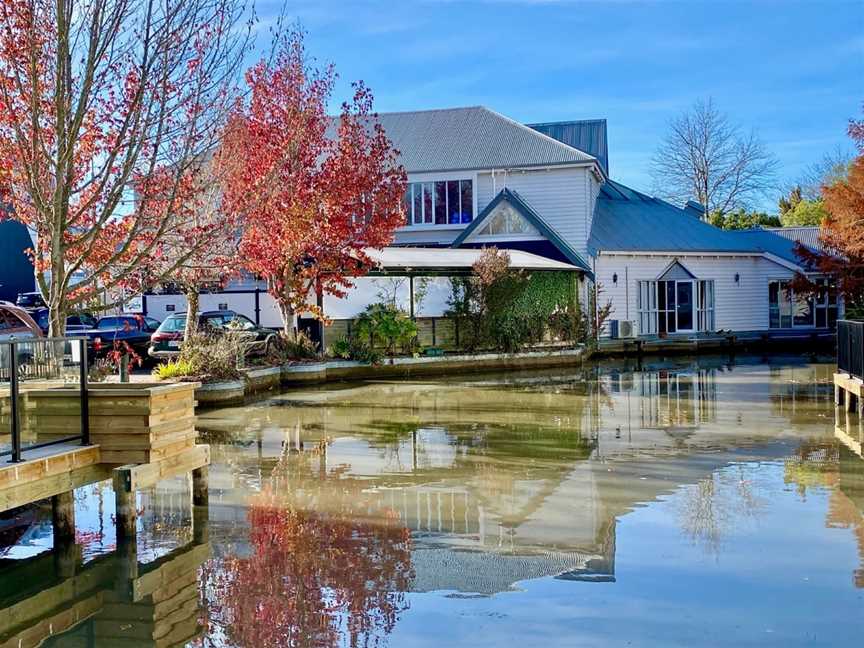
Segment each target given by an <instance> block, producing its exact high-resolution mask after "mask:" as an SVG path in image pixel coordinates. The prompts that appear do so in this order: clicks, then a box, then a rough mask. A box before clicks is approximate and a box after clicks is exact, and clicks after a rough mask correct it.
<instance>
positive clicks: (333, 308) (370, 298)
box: [324, 276, 451, 319]
mask: <svg viewBox="0 0 864 648" xmlns="http://www.w3.org/2000/svg"><path fill="white" fill-rule="evenodd" d="M420 285H421V278H420V277H415V278H414V294H415V314H416V315H417V316H418V317H419V316H423V317H441V316H442V315H443V314H444V311H445V310H447V308H448V305H447V302H448V300H449V298H450V292H451V291H450V279H449V278H447V277H428V278H427V282H426V296H425V298H424V299H423V301H422V303H421V304H420V307H419V308H417V304H416V295H417V293H418V292H419V290H420ZM408 291H409V282H408V277H396V276H394V277H360V278H358V279H355V280H354V287H353V288H352V289H350V290H349V291H348V294H347V295H345V297H341V298H340V297H334V296H333V295H325V296H324V314H325V315H326V316H327V317H329V318H331V319H349V318H353V317H357V315H359V314H360V313H362V312H363V311H364V310H365V309H366V307H367V306H369V305H370V304H374V303H376V302H380V301H382V298H384V297H386V296H389V295H395V297H396V304H397V305H398V306H399V308H401V309H402V310H403V311H405V312H406V313H407V312H408V311H409V309H410V304H409V294H408Z"/></svg>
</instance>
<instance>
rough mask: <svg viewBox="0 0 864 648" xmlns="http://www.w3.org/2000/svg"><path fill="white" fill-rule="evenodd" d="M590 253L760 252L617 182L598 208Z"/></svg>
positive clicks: (606, 191)
mask: <svg viewBox="0 0 864 648" xmlns="http://www.w3.org/2000/svg"><path fill="white" fill-rule="evenodd" d="M588 251H589V252H590V253H591V254H592V255H596V254H597V253H598V252H600V251H607V252H611V251H660V252H672V253H674V252H754V251H759V250H757V249H755V248H754V246H753V244H752V243H751V242H750V241H747V240H744V239H743V238H742V237H739V236H736V235H735V234H734V233H733V232H730V231H727V230H721V229H719V228H717V227H714V226H713V225H710V224H709V223H706V222H704V221H702V220H700V219H699V218H695V217H694V216H693V215H691V214H690V213H688V212H686V211H685V210H683V209H680V208H678V207H675V206H674V205H672V204H670V203H667V202H666V201H664V200H660V199H659V198H652V197H651V196H647V195H645V194H643V193H640V192H638V191H635V190H633V189H631V188H630V187H627V186H625V185H622V184H621V183H618V182H614V181H612V180H610V181H607V182H606V183H604V184H603V186H602V188H601V190H600V195H599V196H598V197H597V204H596V205H595V207H594V221H593V223H592V226H591V235H590V237H589V239H588Z"/></svg>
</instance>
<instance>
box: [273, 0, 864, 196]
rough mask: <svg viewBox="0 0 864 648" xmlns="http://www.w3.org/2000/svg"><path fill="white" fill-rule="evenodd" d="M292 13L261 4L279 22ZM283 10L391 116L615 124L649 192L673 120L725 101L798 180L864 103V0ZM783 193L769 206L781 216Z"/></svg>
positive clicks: (618, 143) (627, 178)
mask: <svg viewBox="0 0 864 648" xmlns="http://www.w3.org/2000/svg"><path fill="white" fill-rule="evenodd" d="M281 6H282V3H279V2H269V1H268V0H263V2H261V3H259V5H258V13H259V15H260V16H261V17H262V19H263V24H266V22H267V21H268V19H270V18H272V16H273V15H274V14H276V13H278V12H279V10H280V7H281ZM286 12H287V14H288V15H289V16H291V17H296V18H297V19H299V20H300V22H301V24H302V25H303V27H304V28H305V29H306V30H307V31H308V33H309V35H308V48H309V51H310V53H311V54H312V55H313V56H315V57H316V58H317V59H318V60H319V61H326V62H332V63H334V64H335V65H336V68H337V70H338V72H339V74H340V77H341V79H340V84H339V86H338V89H337V93H336V97H335V98H336V99H338V100H340V101H341V100H342V99H343V98H345V97H346V96H347V95H348V92H349V88H348V84H349V83H350V81H352V80H355V79H363V80H364V81H365V82H366V83H367V85H369V86H370V87H371V88H372V90H373V91H374V93H375V98H376V109H377V110H378V111H380V112H384V111H396V110H415V109H424V108H441V107H451V106H466V105H477V104H482V105H485V106H488V107H490V108H492V109H494V110H497V111H498V112H501V113H503V114H505V115H507V116H509V117H512V118H514V119H517V120H520V121H523V122H528V121H552V120H565V119H581V118H598V117H603V118H606V119H607V120H608V127H609V154H610V168H611V175H612V177H613V178H615V179H617V180H619V181H622V182H624V183H627V184H630V185H632V186H634V187H635V188H637V189H645V190H647V189H650V177H649V174H648V165H649V162H650V158H651V156H652V154H653V152H654V150H655V148H656V147H657V145H658V143H659V141H660V138H661V137H662V136H663V133H664V132H665V128H666V125H667V123H668V120H669V119H670V118H671V117H672V116H674V115H675V114H677V113H679V112H680V111H682V110H684V109H685V108H687V107H689V106H690V105H692V103H693V102H694V101H695V100H696V99H698V98H700V97H707V96H709V95H710V96H712V97H713V98H714V100H715V102H716V103H717V105H718V107H719V108H720V109H721V110H723V111H724V112H726V113H728V114H729V116H730V117H731V118H732V120H733V121H735V122H738V123H740V124H742V125H743V126H744V127H746V128H747V129H749V128H753V129H755V130H756V131H757V132H758V133H759V135H760V137H761V138H762V139H763V140H764V142H765V143H766V145H767V147H768V148H769V149H770V151H772V152H773V153H774V155H776V157H777V158H778V160H779V161H780V172H779V176H778V180H779V181H780V182H782V183H785V182H788V181H791V180H794V179H795V178H796V177H797V176H798V175H800V174H801V172H802V171H803V170H804V168H805V167H806V166H807V165H808V164H809V163H811V162H812V161H814V160H817V159H819V158H820V157H821V156H822V155H824V154H825V153H828V152H831V151H833V150H836V149H837V147H838V146H840V147H844V148H847V149H848V148H850V147H849V144H848V140H847V138H846V136H845V129H846V123H847V120H848V119H849V118H850V117H852V116H859V115H860V114H861V104H862V102H864V0H855V1H850V2H846V1H842V0H838V1H834V2H818V3H813V2H795V1H791V0H790V1H786V2H769V1H767V0H766V1H762V2H719V1H716V2H708V1H705V2H701V1H696V0H693V1H691V2H634V3H630V2H619V1H614V0H610V1H607V2H597V3H593V2H578V1H573V2H568V1H566V0H559V1H555V0H498V1H496V0H487V1H473V2H468V1H465V2H462V1H449V2H448V1H443V0H439V1H428V2H420V1H415V0H403V1H401V2H399V1H395V0H391V1H390V2H378V1H366V2H350V1H347V0H344V1H335V0H332V1H328V0H319V1H317V2H314V1H307V0H301V1H299V2H292V3H289V4H288V5H287V9H286ZM774 198H775V197H772V198H771V199H767V200H766V201H765V203H764V205H763V207H765V208H768V209H776V206H775V205H774Z"/></svg>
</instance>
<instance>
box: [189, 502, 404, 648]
mask: <svg viewBox="0 0 864 648" xmlns="http://www.w3.org/2000/svg"><path fill="white" fill-rule="evenodd" d="M368 516H369V512H368V511H364V518H365V520H364V521H361V520H358V519H357V518H356V517H354V516H353V515H351V514H350V513H344V512H343V513H340V514H338V515H325V514H319V513H314V512H309V511H301V510H296V509H292V508H284V507H280V506H278V505H276V504H274V503H273V502H272V500H270V501H268V500H259V501H257V502H256V503H254V504H253V505H252V507H251V509H250V510H249V522H250V525H251V531H250V535H249V542H250V545H251V547H252V555H251V556H249V557H248V558H244V557H236V556H234V557H230V558H226V559H224V560H223V561H220V562H219V563H216V562H212V563H210V564H209V565H207V566H205V568H204V569H205V574H204V583H205V584H204V588H205V591H206V590H213V593H214V596H213V597H211V598H214V599H216V600H218V601H219V602H220V606H219V607H218V608H212V607H211V609H210V613H211V615H212V616H213V617H214V618H215V619H219V620H220V621H221V622H222V623H223V624H224V626H225V627H226V632H227V633H228V634H229V636H230V637H231V638H232V640H233V641H234V642H236V643H237V644H238V645H242V646H256V647H259V648H268V647H270V646H273V647H276V646H280V647H281V646H314V647H318V646H321V647H324V646H333V645H336V644H337V643H339V638H340V635H345V636H347V637H349V638H350V644H351V645H377V644H378V643H379V642H380V641H381V640H382V639H383V637H385V636H386V635H387V634H388V633H390V632H391V631H392V630H393V627H394V626H395V624H396V620H397V618H398V615H399V613H400V612H401V611H403V610H404V609H405V608H406V607H407V602H406V600H405V597H404V591H405V590H406V589H407V588H408V586H409V584H410V579H411V578H412V571H411V536H410V532H409V531H408V529H407V528H405V527H404V526H403V525H402V524H400V523H399V522H398V515H396V514H394V512H393V511H389V510H382V511H379V512H378V514H377V515H375V517H374V519H373V520H371V521H370V520H369V517H368Z"/></svg>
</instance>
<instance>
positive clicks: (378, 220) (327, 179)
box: [221, 30, 407, 334]
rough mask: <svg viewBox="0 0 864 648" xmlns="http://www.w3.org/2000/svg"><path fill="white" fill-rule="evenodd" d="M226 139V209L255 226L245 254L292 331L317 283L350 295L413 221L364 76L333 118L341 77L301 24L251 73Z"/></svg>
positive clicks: (247, 235) (311, 306) (247, 228)
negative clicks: (320, 63)
mask: <svg viewBox="0 0 864 648" xmlns="http://www.w3.org/2000/svg"><path fill="white" fill-rule="evenodd" d="M246 79H247V83H248V86H249V97H248V100H247V101H244V102H242V103H240V104H238V105H237V107H236V108H235V110H234V111H233V114H232V116H231V120H230V122H229V127H228V130H227V133H226V136H225V138H224V140H225V141H224V145H223V147H222V151H221V160H222V162H223V165H224V167H223V168H224V171H225V172H224V173H223V174H222V175H223V178H224V185H223V191H224V199H225V203H226V208H227V209H228V210H229V211H231V212H232V213H234V214H237V215H238V216H239V218H240V219H241V220H242V222H243V223H244V225H243V238H242V241H241V246H240V248H241V252H242V254H243V256H244V258H245V259H246V264H247V267H248V269H249V271H251V272H252V273H254V274H256V275H258V276H260V277H261V278H262V279H264V280H265V281H266V283H267V288H268V290H269V292H270V293H271V294H272V295H273V297H274V298H275V299H276V301H277V302H278V304H279V307H280V310H281V312H282V317H283V319H284V326H285V333H286V334H290V333H291V332H292V330H293V326H294V318H295V314H296V313H298V312H303V311H309V312H312V313H315V314H317V315H319V316H320V315H321V313H320V312H318V310H317V308H316V306H315V303H314V302H315V299H314V295H315V294H316V292H319V291H320V292H321V293H326V294H331V295H336V296H344V294H345V292H346V290H347V289H348V288H349V287H350V286H351V278H352V277H356V276H358V275H361V274H363V273H364V272H366V271H367V270H368V269H369V268H370V267H371V265H372V262H371V259H370V258H369V256H368V255H367V249H369V248H381V247H384V246H386V245H388V244H389V243H390V242H391V241H392V238H393V231H394V230H395V228H396V227H398V226H399V225H401V224H402V223H403V222H404V213H403V207H402V203H401V200H402V196H403V195H404V192H405V186H406V178H407V176H406V174H405V171H404V169H402V167H401V166H400V165H399V164H398V161H397V157H398V154H397V152H396V151H395V150H394V149H393V147H392V145H391V143H390V141H389V140H388V139H387V136H386V134H385V133H384V130H383V128H382V127H381V125H380V124H379V123H378V122H377V119H376V116H375V114H374V113H373V112H372V93H371V92H370V91H369V89H368V88H366V87H365V86H364V85H363V84H362V83H355V84H354V85H353V88H354V95H353V97H352V99H351V101H350V102H346V103H344V104H343V105H342V109H341V114H340V116H339V117H337V118H331V117H328V115H327V103H328V101H329V99H330V97H331V94H332V92H333V85H334V81H335V79H336V74H335V71H334V69H333V67H332V66H326V67H323V68H321V69H316V68H314V67H312V66H311V65H310V63H309V60H308V58H307V56H306V52H305V49H304V43H303V33H302V32H301V31H300V30H293V31H291V32H289V33H288V34H287V35H286V37H285V38H284V40H282V41H281V42H280V43H278V44H277V47H276V54H275V56H274V57H273V60H272V62H270V63H267V62H263V61H262V62H260V63H258V64H257V65H255V66H254V67H253V68H252V69H251V70H250V71H249V72H248V73H247V75H246Z"/></svg>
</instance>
